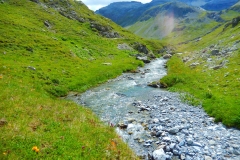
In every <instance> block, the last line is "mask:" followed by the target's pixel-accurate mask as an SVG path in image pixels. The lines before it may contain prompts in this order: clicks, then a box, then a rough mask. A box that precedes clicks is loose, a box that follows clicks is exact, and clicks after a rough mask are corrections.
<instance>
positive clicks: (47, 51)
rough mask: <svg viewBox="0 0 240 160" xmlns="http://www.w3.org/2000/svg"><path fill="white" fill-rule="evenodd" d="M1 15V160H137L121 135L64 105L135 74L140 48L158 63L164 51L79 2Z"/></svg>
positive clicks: (8, 1) (19, 4) (22, 4)
mask: <svg viewBox="0 0 240 160" xmlns="http://www.w3.org/2000/svg"><path fill="white" fill-rule="evenodd" d="M0 13H1V16H0V22H1V25H0V34H1V37H0V90H1V94H0V129H1V132H0V138H1V143H0V152H1V154H0V159H95V158H96V157H98V158H99V159H119V158H120V159H135V158H136V157H135V156H134V154H133V153H132V151H131V150H130V149H129V148H128V147H127V145H126V144H124V143H123V142H122V141H121V139H120V138H119V137H118V136H117V135H116V134H115V132H114V128H112V127H111V126H106V125H103V124H102V123H101V122H100V121H99V120H98V119H97V118H96V116H95V115H94V114H93V113H92V112H91V111H90V110H88V109H86V108H83V107H80V106H77V105H76V104H74V103H73V102H71V101H67V100H63V99H62V98H60V97H61V96H65V95H67V94H68V93H69V92H71V93H72V94H78V93H79V92H83V91H85V90H86V89H89V88H90V87H93V86H96V85H98V84H99V83H103V82H105V81H107V80H108V79H110V78H114V77H116V76H118V75H119V74H121V73H122V72H126V71H133V70H135V69H136V68H137V67H138V66H141V65H143V62H142V61H139V60H137V59H136V57H135V55H136V54H138V53H139V52H141V50H138V48H137V47H139V46H141V47H142V48H144V49H145V51H147V52H145V53H141V54H143V55H144V56H148V55H151V57H152V56H153V54H152V52H151V51H150V50H153V51H154V50H158V49H160V48H162V47H161V46H162V45H161V44H160V43H159V42H157V41H154V42H150V41H145V40H142V39H141V38H139V37H137V36H135V35H133V34H132V33H130V32H129V31H126V30H125V29H123V28H121V27H120V26H118V25H116V24H114V23H113V22H112V21H110V20H108V19H106V18H104V17H102V16H99V15H95V14H94V13H93V12H92V11H90V10H89V9H88V8H87V7H86V6H85V5H84V4H83V3H81V2H77V1H73V0H66V1H62V0H31V1H30V0H21V1H19V0H4V1H1V4H0ZM119 45H120V46H121V45H123V46H128V47H127V48H124V47H121V48H119V47H118V46H119ZM129 48H130V49H129ZM134 48H135V49H134ZM150 53H151V54H150Z"/></svg>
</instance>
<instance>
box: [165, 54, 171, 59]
mask: <svg viewBox="0 0 240 160" xmlns="http://www.w3.org/2000/svg"><path fill="white" fill-rule="evenodd" d="M171 57H172V55H171V54H165V55H164V56H163V58H164V59H169V58H171Z"/></svg>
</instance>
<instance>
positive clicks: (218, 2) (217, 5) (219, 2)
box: [202, 0, 238, 11]
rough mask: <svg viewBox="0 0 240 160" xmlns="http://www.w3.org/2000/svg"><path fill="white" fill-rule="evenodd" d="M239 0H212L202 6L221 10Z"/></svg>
mask: <svg viewBox="0 0 240 160" xmlns="http://www.w3.org/2000/svg"><path fill="white" fill-rule="evenodd" d="M237 2H238V0H227V1H226V0H212V1H210V2H209V3H207V4H205V5H203V6H202V8H204V9H206V10H209V11H221V10H224V9H227V8H229V7H231V6H232V5H234V4H236V3H237Z"/></svg>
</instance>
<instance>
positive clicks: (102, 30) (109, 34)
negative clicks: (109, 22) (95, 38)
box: [90, 22, 121, 38]
mask: <svg viewBox="0 0 240 160" xmlns="http://www.w3.org/2000/svg"><path fill="white" fill-rule="evenodd" d="M90 27H91V28H92V29H93V30H96V31H98V33H99V34H100V35H102V36H103V37H106V38H120V37H121V36H120V35H119V33H118V32H116V31H114V30H113V29H112V28H111V27H110V26H104V25H102V24H99V23H96V22H91V25H90Z"/></svg>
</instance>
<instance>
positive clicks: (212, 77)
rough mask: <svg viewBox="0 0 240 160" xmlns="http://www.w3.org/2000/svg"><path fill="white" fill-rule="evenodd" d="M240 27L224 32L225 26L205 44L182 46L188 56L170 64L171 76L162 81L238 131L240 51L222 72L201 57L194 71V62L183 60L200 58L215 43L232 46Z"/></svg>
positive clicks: (180, 57) (173, 60)
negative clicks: (192, 64)
mask: <svg viewBox="0 0 240 160" xmlns="http://www.w3.org/2000/svg"><path fill="white" fill-rule="evenodd" d="M225 17H228V16H225ZM239 27H240V25H238V26H236V27H235V28H232V27H231V26H229V27H228V28H227V29H226V30H225V31H224V32H222V31H223V28H224V25H222V26H221V27H220V28H218V29H217V30H215V31H214V32H212V33H211V34H208V35H206V36H204V37H202V39H201V41H198V42H196V41H194V42H190V43H188V44H185V45H181V46H178V47H177V48H178V51H180V52H183V53H184V54H183V55H175V56H174V57H173V58H172V59H171V60H170V61H169V62H168V75H167V76H166V77H164V78H163V79H161V82H162V83H165V84H167V85H168V86H169V87H170V88H169V89H170V90H173V91H181V92H187V93H188V94H186V95H185V96H184V99H185V100H187V101H189V102H190V103H192V104H194V105H197V104H199V103H202V105H203V107H204V109H205V110H206V112H207V113H208V114H209V115H210V116H213V117H215V120H216V121H222V122H223V123H224V124H226V125H227V126H234V127H238V128H240V107H239V106H240V101H239V95H240V90H239V88H240V81H239V77H240V72H239V65H240V51H239V49H238V50H237V51H235V52H233V54H232V55H231V56H230V57H227V58H226V59H225V60H229V63H228V64H227V67H224V68H221V69H219V70H213V69H209V68H207V67H206V66H205V65H206V60H204V59H202V58H200V57H199V58H198V59H197V60H195V61H197V62H199V63H200V65H199V66H197V67H196V68H192V69H191V68H190V67H189V65H190V64H191V63H193V61H190V62H188V63H185V64H184V63H183V62H182V58H183V57H187V56H190V57H194V56H195V57H198V54H199V53H201V50H202V49H205V48H206V47H209V46H211V45H212V44H219V46H220V48H226V47H230V46H232V45H233V44H234V43H235V41H237V40H239V39H240V35H239ZM221 41H222V42H221ZM219 42H221V43H219ZM209 54H210V53H209ZM212 58H214V57H212ZM226 75H227V76H226Z"/></svg>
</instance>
